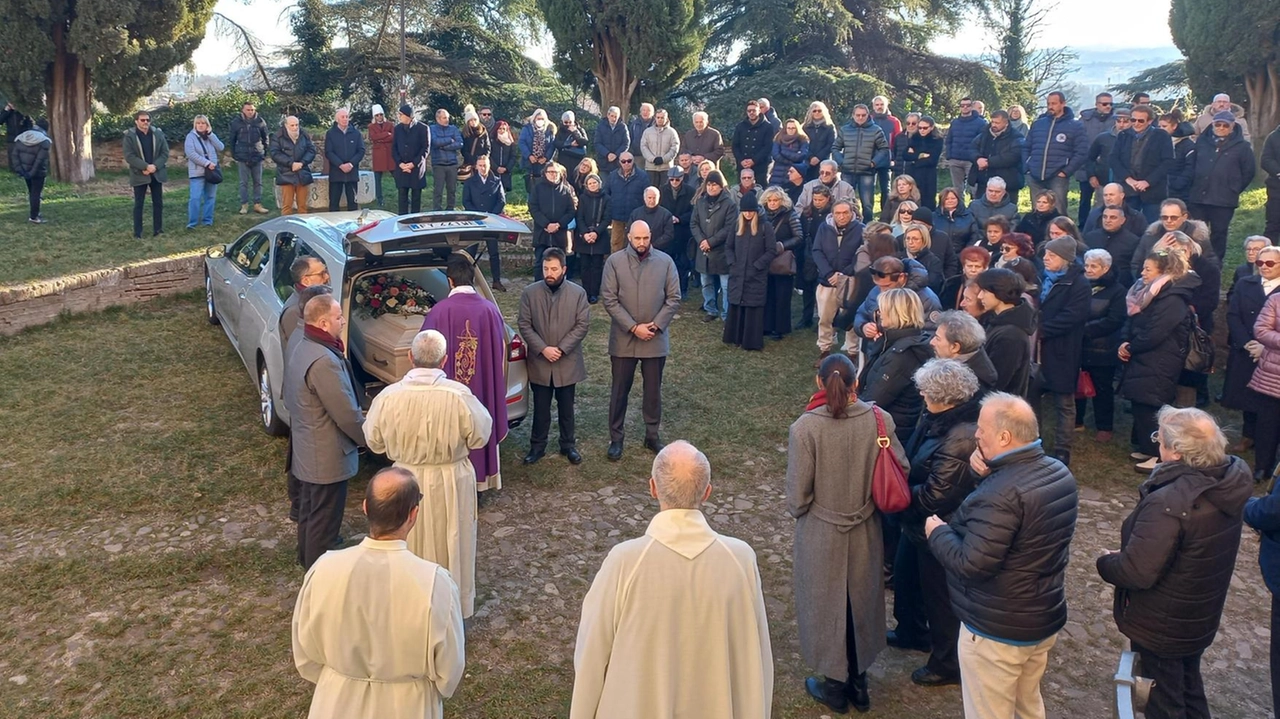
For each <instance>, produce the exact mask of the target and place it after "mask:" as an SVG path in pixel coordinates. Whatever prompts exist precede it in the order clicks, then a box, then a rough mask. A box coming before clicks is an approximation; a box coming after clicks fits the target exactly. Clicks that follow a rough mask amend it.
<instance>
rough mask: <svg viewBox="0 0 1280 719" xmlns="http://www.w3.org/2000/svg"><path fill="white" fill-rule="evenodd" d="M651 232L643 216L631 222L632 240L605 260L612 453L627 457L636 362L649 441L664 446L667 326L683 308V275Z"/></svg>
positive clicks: (654, 448)
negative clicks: (660, 433) (655, 246)
mask: <svg viewBox="0 0 1280 719" xmlns="http://www.w3.org/2000/svg"><path fill="white" fill-rule="evenodd" d="M651 240H652V232H651V231H650V229H649V225H648V224H646V223H645V222H644V221H643V220H636V221H635V222H633V223H631V227H630V229H628V230H627V246H626V247H624V248H623V249H622V250H621V251H618V252H615V253H613V254H612V255H609V259H607V260H605V263H604V280H603V282H602V288H601V290H600V301H601V302H602V303H603V304H604V308H605V311H606V312H608V313H609V317H610V318H611V319H612V320H613V322H612V324H611V325H610V327H609V364H610V368H611V370H612V375H613V379H612V386H611V387H610V390H609V459H610V460H612V461H615V462H616V461H618V460H619V459H622V438H623V432H622V430H623V426H624V425H625V423H626V418H627V396H628V395H629V394H631V385H632V383H633V382H635V377H636V365H640V376H641V377H642V378H643V379H644V404H643V414H644V446H645V447H646V448H648V449H649V450H651V451H652V452H654V453H655V454H657V453H658V452H661V451H662V441H661V440H660V439H659V438H658V430H659V428H660V426H661V424H662V368H663V367H664V366H665V365H666V363H667V353H668V352H669V351H670V348H671V346H670V342H669V341H668V337H667V327H668V326H669V325H670V324H671V320H672V318H673V317H675V314H676V310H678V309H680V279H679V277H678V276H677V275H676V263H675V262H674V261H673V260H672V259H671V257H670V256H669V255H667V253H665V252H663V251H662V250H655V249H653V245H652V244H651Z"/></svg>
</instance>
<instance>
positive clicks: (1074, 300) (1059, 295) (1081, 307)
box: [1040, 262, 1090, 394]
mask: <svg viewBox="0 0 1280 719" xmlns="http://www.w3.org/2000/svg"><path fill="white" fill-rule="evenodd" d="M1089 292H1090V288H1089V280H1088V279H1086V278H1085V276H1084V272H1083V271H1082V270H1081V269H1080V265H1077V264H1075V263H1074V262H1073V263H1071V264H1070V265H1068V266H1067V273H1066V274H1065V275H1063V276H1062V277H1059V278H1058V280H1057V281H1056V282H1054V283H1053V285H1052V286H1051V287H1049V294H1048V295H1047V296H1046V297H1045V298H1044V302H1043V303H1042V304H1041V305H1040V377H1041V379H1042V380H1043V382H1044V390H1045V391H1046V392H1056V393H1058V394H1074V393H1075V391H1076V382H1077V380H1078V379H1079V375H1080V354H1081V352H1082V351H1083V349H1084V323H1085V322H1086V321H1088V319H1089Z"/></svg>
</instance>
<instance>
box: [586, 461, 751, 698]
mask: <svg viewBox="0 0 1280 719" xmlns="http://www.w3.org/2000/svg"><path fill="white" fill-rule="evenodd" d="M649 491H650V493H651V494H652V495H653V496H654V497H656V498H657V499H658V504H659V507H660V509H661V511H660V512H659V513H658V514H657V516H655V517H654V518H653V520H652V521H651V522H650V523H649V529H648V531H647V532H645V536H643V537H640V538H639V539H632V540H630V541H627V542H623V543H622V544H619V545H617V546H615V547H614V548H613V549H612V550H611V551H610V552H609V556H608V557H606V558H605V560H604V564H603V566H601V567H600V571H599V572H598V573H597V574H596V578H595V580H594V581H593V582H592V584H591V589H590V590H589V591H588V592H587V596H586V599H584V600H583V602H582V622H581V623H580V624H579V625H578V645H577V650H576V651H575V652H574V657H573V664H574V671H575V677H574V683H573V705H572V708H571V709H570V710H569V717H570V719H676V718H677V717H680V718H684V717H708V718H712V717H714V718H715V719H768V717H769V715H770V711H771V705H772V703H773V650H772V648H771V647H770V644H769V623H768V619H767V618H766V616H765V609H764V594H763V593H762V592H761V589H760V570H759V567H758V566H757V564H756V554H755V552H754V551H753V550H752V549H751V547H750V546H748V545H747V543H746V542H743V541H741V540H738V539H734V538H733V537H726V536H724V535H721V534H717V533H716V532H715V531H714V530H712V529H711V527H710V526H708V524H707V520H706V518H705V517H704V516H703V515H702V510H701V507H702V503H703V502H704V501H706V499H707V497H709V496H711V465H710V463H708V462H707V458H706V456H705V455H703V454H702V453H701V452H699V451H698V450H697V449H695V448H694V447H693V445H691V444H689V443H687V442H673V443H672V444H670V445H668V446H667V447H666V448H664V449H663V450H662V451H661V452H659V453H658V456H657V458H656V459H654V461H653V477H652V478H651V479H650V480H649Z"/></svg>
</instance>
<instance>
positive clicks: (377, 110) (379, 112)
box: [372, 104, 387, 117]
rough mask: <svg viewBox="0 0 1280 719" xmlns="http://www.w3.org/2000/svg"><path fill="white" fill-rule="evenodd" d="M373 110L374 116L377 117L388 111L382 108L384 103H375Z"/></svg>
mask: <svg viewBox="0 0 1280 719" xmlns="http://www.w3.org/2000/svg"><path fill="white" fill-rule="evenodd" d="M372 112H373V116H374V117H377V116H378V115H385V114H387V113H385V112H383V110H382V105H378V104H375V105H374V106H373V110H372Z"/></svg>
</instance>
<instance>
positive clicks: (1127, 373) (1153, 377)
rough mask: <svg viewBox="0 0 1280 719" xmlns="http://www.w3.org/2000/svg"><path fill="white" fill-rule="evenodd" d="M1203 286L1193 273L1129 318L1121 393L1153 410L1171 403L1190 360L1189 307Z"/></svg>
mask: <svg viewBox="0 0 1280 719" xmlns="http://www.w3.org/2000/svg"><path fill="white" fill-rule="evenodd" d="M1199 287H1200V278H1199V277H1197V276H1196V275H1195V274H1194V273H1192V274H1189V275H1186V276H1185V277H1183V278H1182V279H1180V280H1178V281H1177V282H1175V283H1173V286H1172V287H1170V286H1167V285H1166V286H1165V288H1164V289H1163V290H1161V291H1160V294H1158V295H1156V296H1155V297H1154V298H1153V299H1152V300H1151V303H1150V304H1148V305H1147V306H1146V307H1145V308H1144V309H1143V310H1142V311H1141V312H1139V313H1137V314H1135V315H1130V317H1129V326H1128V328H1127V329H1126V331H1125V341H1126V342H1128V343H1129V354H1130V357H1129V361H1128V362H1127V363H1125V366H1124V379H1122V380H1121V381H1120V393H1121V394H1122V395H1124V396H1125V397H1127V398H1128V399H1130V400H1132V401H1134V402H1137V403H1138V404H1145V405H1149V406H1153V407H1160V406H1162V405H1166V404H1172V403H1173V401H1174V399H1175V397H1176V395H1177V387H1178V376H1179V375H1180V374H1181V373H1182V366H1183V365H1184V364H1185V363H1186V361H1187V349H1188V345H1187V339H1188V335H1189V332H1190V325H1188V324H1187V306H1188V305H1189V304H1190V301H1191V294H1192V292H1194V291H1195V290H1196V289H1198V288H1199Z"/></svg>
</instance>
